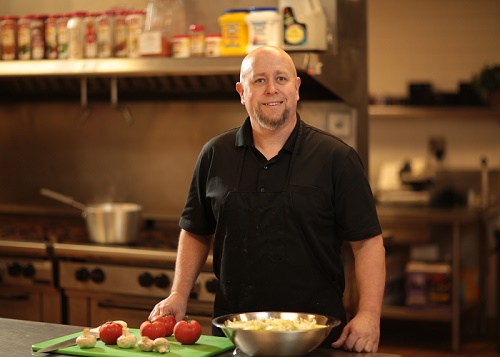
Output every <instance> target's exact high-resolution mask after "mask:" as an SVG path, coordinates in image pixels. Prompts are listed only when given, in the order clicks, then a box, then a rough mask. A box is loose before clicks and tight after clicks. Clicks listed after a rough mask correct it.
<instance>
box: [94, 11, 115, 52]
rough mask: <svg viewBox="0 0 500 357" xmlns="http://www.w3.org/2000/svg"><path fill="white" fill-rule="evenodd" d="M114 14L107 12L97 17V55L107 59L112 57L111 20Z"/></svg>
mask: <svg viewBox="0 0 500 357" xmlns="http://www.w3.org/2000/svg"><path fill="white" fill-rule="evenodd" d="M114 16H115V12H114V11H113V10H107V11H106V12H104V13H102V14H101V15H100V16H98V17H97V23H96V24H97V55H98V56H99V57H101V58H108V57H111V56H112V55H113V19H114Z"/></svg>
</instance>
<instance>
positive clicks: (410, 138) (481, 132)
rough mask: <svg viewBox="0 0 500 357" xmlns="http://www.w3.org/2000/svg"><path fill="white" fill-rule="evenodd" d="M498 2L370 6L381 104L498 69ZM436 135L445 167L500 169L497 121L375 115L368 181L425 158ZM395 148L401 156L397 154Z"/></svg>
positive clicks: (375, 93)
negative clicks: (399, 163)
mask: <svg viewBox="0 0 500 357" xmlns="http://www.w3.org/2000/svg"><path fill="white" fill-rule="evenodd" d="M499 19H500V1H498V0H475V1H470V0H439V1H435V0H405V1H399V0H372V1H368V82H369V93H370V95H371V96H372V97H374V98H375V99H376V100H379V101H381V100H383V98H386V97H399V98H404V97H407V96H408V90H407V88H408V84H409V83H410V82H424V81H428V82H431V83H432V84H433V87H434V89H435V90H436V91H441V92H456V91H458V86H459V83H460V82H467V81H470V80H471V79H472V77H473V75H474V74H476V73H477V72H479V71H480V69H481V68H482V67H483V66H484V65H491V64H495V63H496V64H500V42H499V40H498V39H499V38H500V21H499ZM431 136H443V137H445V139H446V141H447V152H446V158H445V163H446V164H448V165H450V166H454V167H464V166H467V167H475V168H477V167H478V166H479V160H480V157H481V156H482V155H486V156H487V157H488V159H489V162H490V164H491V165H492V166H497V167H498V166H500V140H499V139H500V115H498V114H497V115H496V116H494V115H491V116H484V115H478V114H477V113H471V114H470V115H462V114H459V115H456V117H453V115H440V114H436V113H433V114H430V115H429V116H428V117H422V116H418V117H417V118H411V117H410V118H408V117H406V118H403V117H401V118H399V117H397V116H393V115H390V116H386V117H384V116H382V115H380V116H377V117H376V118H372V119H371V120H370V134H369V138H370V144H369V147H370V151H369V153H370V177H371V181H372V182H375V180H376V177H377V175H378V172H379V168H380V164H381V163H382V162H384V161H392V160H402V159H405V158H409V157H417V156H420V157H424V156H425V155H426V153H427V143H428V139H429V137H431ZM395 148H397V150H394V149H395Z"/></svg>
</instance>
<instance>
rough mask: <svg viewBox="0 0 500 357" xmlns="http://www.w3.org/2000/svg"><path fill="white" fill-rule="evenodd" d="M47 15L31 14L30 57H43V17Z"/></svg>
mask: <svg viewBox="0 0 500 357" xmlns="http://www.w3.org/2000/svg"><path fill="white" fill-rule="evenodd" d="M46 18H47V15H33V17H32V18H31V22H30V36H31V39H30V45H31V59H35V60H37V59H43V58H45V19H46Z"/></svg>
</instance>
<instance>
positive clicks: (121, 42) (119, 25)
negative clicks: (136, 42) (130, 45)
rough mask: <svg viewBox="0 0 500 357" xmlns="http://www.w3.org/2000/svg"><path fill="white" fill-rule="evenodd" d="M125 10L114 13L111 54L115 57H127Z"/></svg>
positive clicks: (126, 13) (126, 12)
mask: <svg viewBox="0 0 500 357" xmlns="http://www.w3.org/2000/svg"><path fill="white" fill-rule="evenodd" d="M127 15H128V11H127V10H118V11H116V12H115V17H114V28H113V44H114V51H113V54H114V55H115V56H116V57H127V55H128V50H127V22H126V17H127Z"/></svg>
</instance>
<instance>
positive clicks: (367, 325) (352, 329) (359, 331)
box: [332, 313, 380, 353]
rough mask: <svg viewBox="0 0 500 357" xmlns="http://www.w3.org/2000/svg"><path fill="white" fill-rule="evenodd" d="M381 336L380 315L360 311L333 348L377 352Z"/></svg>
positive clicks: (333, 344)
mask: <svg viewBox="0 0 500 357" xmlns="http://www.w3.org/2000/svg"><path fill="white" fill-rule="evenodd" d="M379 338H380V317H379V316H370V314H363V313H358V314H357V315H356V316H355V317H354V318H353V319H352V320H351V321H350V322H349V323H348V324H347V325H346V326H345V327H344V330H343V331H342V334H341V335H340V337H339V339H338V340H337V341H335V342H334V343H332V347H333V348H343V349H344V350H346V351H355V352H373V353H375V352H377V350H378V343H379Z"/></svg>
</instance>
